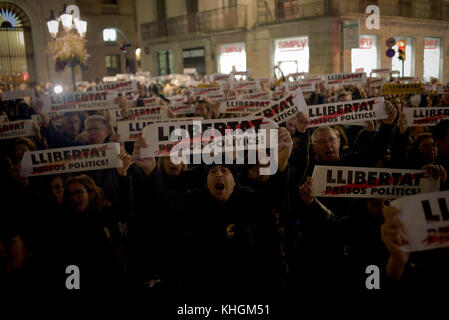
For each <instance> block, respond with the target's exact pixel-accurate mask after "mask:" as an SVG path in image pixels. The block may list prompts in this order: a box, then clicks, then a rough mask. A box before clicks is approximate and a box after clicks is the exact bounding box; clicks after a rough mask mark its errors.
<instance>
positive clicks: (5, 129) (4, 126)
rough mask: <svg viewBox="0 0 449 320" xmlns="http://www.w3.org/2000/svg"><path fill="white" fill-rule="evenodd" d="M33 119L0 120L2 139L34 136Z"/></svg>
mask: <svg viewBox="0 0 449 320" xmlns="http://www.w3.org/2000/svg"><path fill="white" fill-rule="evenodd" d="M35 134H36V133H35V132H34V125H33V120H18V121H8V122H0V140H3V139H12V138H18V137H29V136H34V135H35Z"/></svg>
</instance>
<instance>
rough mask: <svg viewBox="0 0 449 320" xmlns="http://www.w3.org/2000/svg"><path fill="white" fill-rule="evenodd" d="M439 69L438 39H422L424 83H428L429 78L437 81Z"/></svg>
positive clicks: (439, 50)
mask: <svg viewBox="0 0 449 320" xmlns="http://www.w3.org/2000/svg"><path fill="white" fill-rule="evenodd" d="M440 68H441V40H440V38H424V81H430V77H433V78H437V79H439V78H440Z"/></svg>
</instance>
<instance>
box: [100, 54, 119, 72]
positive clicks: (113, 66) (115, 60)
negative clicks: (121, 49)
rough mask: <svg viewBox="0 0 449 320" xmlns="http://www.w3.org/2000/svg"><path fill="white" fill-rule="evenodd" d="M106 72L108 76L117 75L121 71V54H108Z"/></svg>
mask: <svg viewBox="0 0 449 320" xmlns="http://www.w3.org/2000/svg"><path fill="white" fill-rule="evenodd" d="M104 61H105V65H106V72H107V74H108V76H115V75H116V74H117V73H121V64H120V55H119V54H108V55H106V56H105V59H104Z"/></svg>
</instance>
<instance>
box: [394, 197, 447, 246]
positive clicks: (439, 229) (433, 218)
mask: <svg viewBox="0 0 449 320" xmlns="http://www.w3.org/2000/svg"><path fill="white" fill-rule="evenodd" d="M390 205H391V206H392V207H396V208H398V209H399V210H400V214H399V219H400V220H401V221H402V223H403V225H404V230H405V236H406V237H407V238H408V239H409V241H410V244H408V245H404V246H402V247H401V250H403V251H405V252H413V251H422V250H430V249H438V248H445V247H449V212H448V209H447V208H448V205H449V191H441V192H432V193H424V194H418V195H415V196H410V197H404V198H400V199H397V200H395V201H393V202H392V203H391V204H390Z"/></svg>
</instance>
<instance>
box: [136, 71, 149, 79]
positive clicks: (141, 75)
mask: <svg viewBox="0 0 449 320" xmlns="http://www.w3.org/2000/svg"><path fill="white" fill-rule="evenodd" d="M136 76H137V77H145V78H151V73H150V71H139V72H136Z"/></svg>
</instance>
